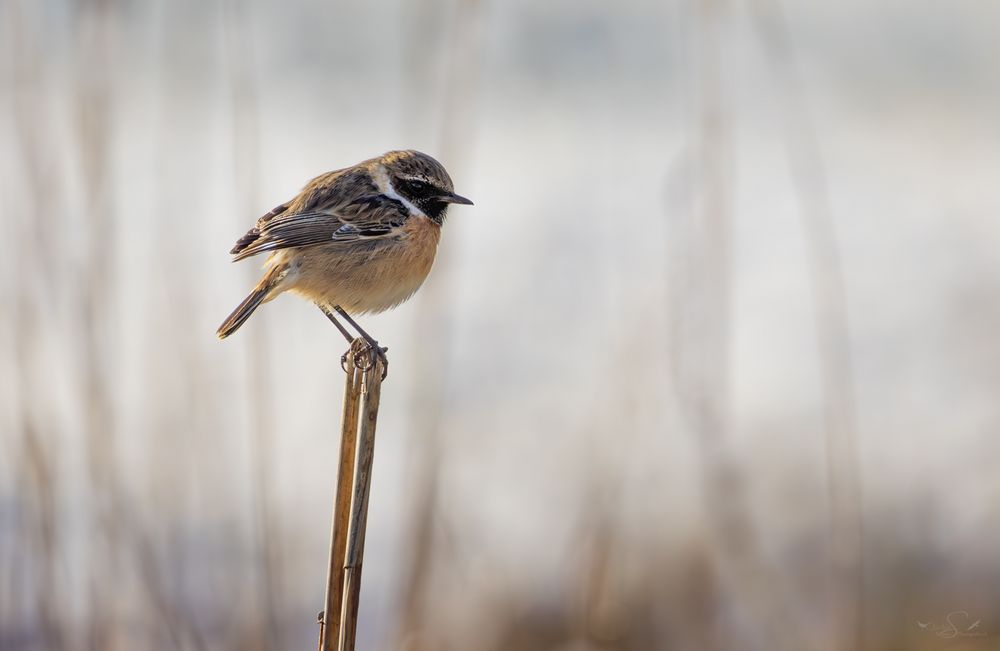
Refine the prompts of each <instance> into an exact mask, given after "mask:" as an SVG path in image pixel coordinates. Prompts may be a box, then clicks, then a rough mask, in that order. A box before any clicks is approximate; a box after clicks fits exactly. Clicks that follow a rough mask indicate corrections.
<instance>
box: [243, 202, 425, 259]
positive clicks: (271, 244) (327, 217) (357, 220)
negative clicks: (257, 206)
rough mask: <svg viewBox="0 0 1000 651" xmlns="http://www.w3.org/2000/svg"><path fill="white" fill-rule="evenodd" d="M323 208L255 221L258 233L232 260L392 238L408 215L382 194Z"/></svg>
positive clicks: (398, 203) (401, 205)
mask: <svg viewBox="0 0 1000 651" xmlns="http://www.w3.org/2000/svg"><path fill="white" fill-rule="evenodd" d="M323 208H325V210H314V211H310V212H295V213H291V214H289V213H287V212H286V213H285V214H282V215H279V216H276V217H273V218H271V219H270V220H268V221H267V223H264V224H260V223H258V233H257V234H256V236H255V237H254V238H253V240H252V241H250V242H248V243H247V244H246V245H245V246H243V247H242V248H240V249H239V250H238V251H236V253H235V255H236V257H235V258H234V260H243V259H244V258H248V257H250V256H252V255H256V254H258V253H263V252H265V251H276V250H278V249H288V248H293V247H302V246H312V245H315V244H328V243H341V244H347V243H349V242H356V241H358V240H363V239H376V238H387V237H395V236H397V235H398V234H399V232H398V229H399V228H400V227H402V226H403V224H405V223H406V219H407V217H409V212H408V211H407V209H406V207H405V206H404V205H403V204H402V203H401V202H399V201H396V200H395V199H390V198H389V197H386V196H384V195H365V196H361V197H358V198H356V199H354V200H352V201H349V202H346V203H342V204H340V205H334V206H325V207H323Z"/></svg>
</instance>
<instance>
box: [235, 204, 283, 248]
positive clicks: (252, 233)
mask: <svg viewBox="0 0 1000 651" xmlns="http://www.w3.org/2000/svg"><path fill="white" fill-rule="evenodd" d="M291 203H292V202H291V201H286V202H285V203H283V204H281V205H280V206H275V207H274V208H272V209H271V210H270V211H269V212H268V213H267V214H265V215H263V216H262V217H261V218H260V219H258V220H257V224H256V225H255V226H254V227H253V228H251V229H250V230H248V231H247V232H246V235H244V236H243V237H241V238H240V239H238V240H236V244H234V245H233V248H232V249H230V250H229V252H230V253H232V254H233V255H235V254H237V253H240V252H241V251H243V250H244V249H246V248H247V247H248V246H250V245H251V244H253V243H254V242H256V241H257V238H258V237H260V229H261V228H262V227H263V226H264V225H265V224H267V222H269V221H271V220H272V219H274V218H275V217H276V216H278V215H280V214H281V213H283V212H285V211H286V210H288V206H290V205H291Z"/></svg>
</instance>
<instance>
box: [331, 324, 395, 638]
mask: <svg viewBox="0 0 1000 651" xmlns="http://www.w3.org/2000/svg"><path fill="white" fill-rule="evenodd" d="M365 346H366V344H365V343H364V340H362V339H360V338H359V339H355V340H354V342H353V343H352V344H351V349H350V350H349V351H348V353H347V356H346V359H345V365H344V366H345V368H346V369H347V378H346V380H345V382H344V413H343V417H342V419H341V431H340V461H339V463H338V465H337V488H336V493H335V496H334V506H333V518H332V522H331V528H330V561H329V566H328V569H327V581H326V599H325V606H324V609H323V612H322V613H320V629H319V631H320V632H319V650H320V651H354V646H355V640H356V637H357V630H358V607H359V604H360V598H361V569H362V563H363V562H364V553H365V531H366V529H367V524H368V501H369V499H368V498H369V495H370V492H371V473H372V463H373V461H374V456H375V426H376V424H377V421H378V409H379V403H380V399H381V393H382V372H383V370H384V367H383V366H382V362H381V361H380V360H378V359H377V358H375V357H374V356H372V357H373V359H374V360H375V361H374V362H373V363H372V364H370V365H369V366H367V367H366V368H364V369H363V370H362V369H361V368H358V365H357V364H356V363H355V361H356V359H357V355H358V354H359V353H361V354H364V353H363V352H362V351H364V348H365Z"/></svg>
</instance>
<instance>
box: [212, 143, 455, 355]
mask: <svg viewBox="0 0 1000 651" xmlns="http://www.w3.org/2000/svg"><path fill="white" fill-rule="evenodd" d="M453 190H454V188H453V186H452V182H451V177H450V176H448V172H447V171H446V170H445V169H444V167H443V166H442V165H441V163H439V162H437V161H436V160H434V159H433V158H431V157H430V156H428V155H427V154H423V153H421V152H419V151H412V150H409V151H390V152H388V153H387V154H384V155H382V156H379V157H378V158H372V159H370V160H366V161H363V162H361V163H358V164H357V165H355V166H353V167H348V168H345V169H342V170H337V171H335V172H328V173H326V174H322V175H320V176H317V177H316V178H314V179H313V180H312V181H310V182H309V183H308V184H307V185H306V186H305V188H303V189H302V191H301V192H300V193H299V194H298V196H296V197H295V198H294V199H292V200H291V201H288V202H286V203H283V204H281V205H280V206H278V207H276V208H274V209H273V210H271V211H270V212H269V213H267V214H266V215H264V216H263V217H261V218H260V219H258V220H257V224H256V225H255V226H254V227H253V228H251V229H250V230H249V231H248V232H247V234H246V235H244V236H243V237H241V238H240V239H239V240H238V241H237V242H236V245H235V246H234V247H233V248H232V250H231V251H230V253H231V254H233V256H234V257H233V261H234V262H236V261H239V260H243V259H245V258H249V257H250V256H254V255H257V254H258V253H265V252H266V253H270V255H269V256H268V258H267V262H266V263H265V265H264V266H265V269H266V271H265V273H264V277H263V278H262V279H261V281H260V282H259V283H257V286H256V287H254V289H253V291H252V292H250V295H249V296H247V297H246V298H245V299H243V302H242V303H240V304H239V305H238V306H237V307H236V309H235V310H233V313H232V314H230V315H229V318H227V319H226V320H225V321H224V322H223V323H222V325H221V326H219V330H218V335H219V338H220V339H224V338H225V337H228V336H229V335H231V334H233V333H234V332H236V330H237V329H239V327H240V326H242V325H243V323H244V322H246V320H247V319H248V318H250V315H251V314H253V312H254V310H256V309H257V308H258V307H259V306H260V305H261V304H263V303H266V302H267V301H270V300H271V299H273V298H274V297H275V296H277V295H278V294H281V293H282V292H287V291H290V292H293V293H296V294H298V295H300V296H302V297H304V298H306V299H308V300H310V301H312V302H314V303H316V304H317V305H318V306H319V307H320V309H322V310H323V312H324V313H325V314H326V315H327V317H329V318H330V320H331V321H333V322H334V324H335V325H336V326H337V327H338V329H340V331H341V333H342V334H343V335H344V337H346V338H347V339H348V341H351V340H353V337H351V336H350V334H349V333H348V331H347V330H346V329H345V328H344V327H343V326H342V325H341V324H340V323H339V322H338V321H337V319H336V317H335V316H334V312H336V313H337V314H339V315H340V316H342V317H344V319H346V320H347V321H348V322H349V323H350V324H351V325H352V326H354V328H355V329H357V331H358V333H359V334H361V336H362V337H363V338H364V340H365V341H366V342H367V343H368V344H369V345H370V346H371V347H372V348H373V350H374V351H375V352H376V353H377V354H379V355H382V356H383V359H384V349H380V348H379V347H378V344H377V342H376V341H375V340H374V339H372V338H371V337H370V336H369V335H368V334H367V333H366V332H364V331H363V330H361V328H360V327H358V325H357V323H355V322H354V320H353V319H352V318H351V316H350V315H351V314H364V313H376V312H382V311H384V310H388V309H389V308H391V307H395V306H396V305H399V304H400V303H402V302H403V301H405V300H406V299H408V298H409V297H410V296H412V295H413V293H414V292H416V291H417V289H419V288H420V285H421V284H422V283H423V282H424V279H425V278H426V277H427V274H428V272H430V270H431V265H432V264H433V263H434V255H435V253H436V252H437V246H438V240H439V238H440V237H441V226H442V224H443V223H444V219H445V213H446V212H447V210H448V205H449V204H453V203H460V204H468V205H472V202H471V201H469V200H468V199H466V198H465V197H462V196H459V195H457V194H455V192H454V191H453Z"/></svg>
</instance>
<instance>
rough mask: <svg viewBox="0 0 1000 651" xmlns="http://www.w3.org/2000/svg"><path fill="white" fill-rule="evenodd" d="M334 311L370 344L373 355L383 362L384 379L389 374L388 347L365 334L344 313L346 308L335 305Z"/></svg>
mask: <svg viewBox="0 0 1000 651" xmlns="http://www.w3.org/2000/svg"><path fill="white" fill-rule="evenodd" d="M333 309H334V310H336V312H337V314H339V315H340V316H342V317H344V320H345V321H347V322H348V323H350V324H351V327H352V328H354V329H355V330H357V331H358V334H360V335H361V337H362V338H363V339H364V340H365V341H366V342H367V343H368V347H369V348H370V349H371V351H372V354H374V355H376V356H377V357H378V358H379V359H380V360H382V379H383V380H384V379H385V376H386V375H388V374H389V358H388V357H386V356H385V354H386V352H387V351H388V350H389V349H388V348H387V347H384V346H379V345H378V342H377V341H375V339H373V338H372V336H371V335H370V334H368V333H367V332H365V331H364V330H363V329H362V328H361V326H359V325H358V323H357V321H355V320H354V319H352V318H351V315H350V314H348V313H347V312H345V311H344V308H342V307H340V306H339V305H334V306H333Z"/></svg>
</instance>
